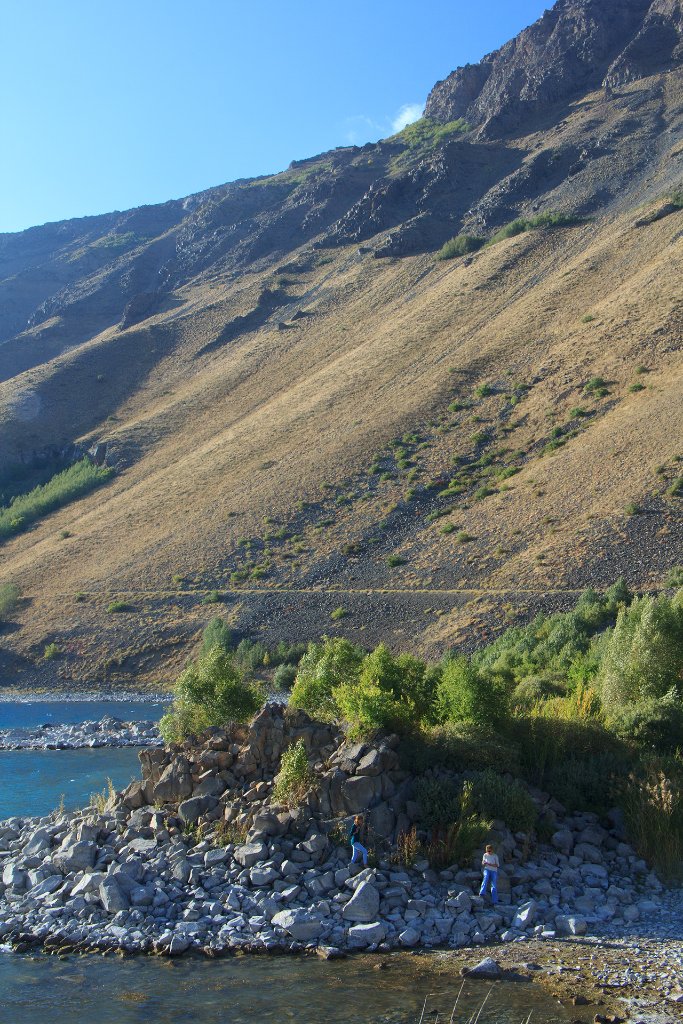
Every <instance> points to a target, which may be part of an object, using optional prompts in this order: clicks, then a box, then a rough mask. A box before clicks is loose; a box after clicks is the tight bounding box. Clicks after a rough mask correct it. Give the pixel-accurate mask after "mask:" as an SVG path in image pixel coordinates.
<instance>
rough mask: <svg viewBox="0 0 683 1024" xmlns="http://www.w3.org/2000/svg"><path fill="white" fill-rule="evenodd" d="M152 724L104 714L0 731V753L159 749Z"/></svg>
mask: <svg viewBox="0 0 683 1024" xmlns="http://www.w3.org/2000/svg"><path fill="white" fill-rule="evenodd" d="M162 745H163V740H162V739H161V736H160V734H159V727H158V725H157V723H156V722H122V721H121V720H120V719H118V718H115V717H114V716H113V715H104V716H103V717H102V718H101V719H100V720H99V721H97V722H79V723H78V724H77V725H53V724H46V725H41V726H38V727H37V728H33V729H19V728H17V729H0V750H78V749H80V748H81V747H160V746H162Z"/></svg>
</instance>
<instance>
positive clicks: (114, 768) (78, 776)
mask: <svg viewBox="0 0 683 1024" xmlns="http://www.w3.org/2000/svg"><path fill="white" fill-rule="evenodd" d="M139 777H140V762H139V760H138V751H137V748H136V747H100V748H98V749H96V750H90V749H89V748H85V749H84V750H0V780H1V781H0V821H2V820H3V818H10V817H12V815H14V814H22V815H43V814H49V812H50V811H52V810H54V808H55V807H57V806H58V805H59V802H60V800H61V798H62V796H63V797H64V806H65V807H66V808H67V809H68V810H71V809H73V808H75V807H82V806H83V805H84V804H87V803H88V800H89V798H90V794H91V793H94V792H96V791H97V792H101V791H102V789H103V788H104V787H105V786H107V785H108V783H107V779H111V780H112V782H113V783H114V786H115V787H116V788H117V789H122V788H124V787H125V786H127V785H128V783H129V782H130V781H131V779H134V778H139ZM1 1021H2V1017H0V1022H1Z"/></svg>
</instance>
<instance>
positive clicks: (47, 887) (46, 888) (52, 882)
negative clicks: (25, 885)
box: [31, 875, 64, 899]
mask: <svg viewBox="0 0 683 1024" xmlns="http://www.w3.org/2000/svg"><path fill="white" fill-rule="evenodd" d="M63 885H64V878H63V876H62V875H49V876H48V877H47V878H44V879H43V880H42V882H38V884H37V885H34V886H33V888H32V889H31V898H32V899H40V898H41V897H42V896H50V895H51V894H52V893H53V892H56V891H57V889H61V887H62V886H63Z"/></svg>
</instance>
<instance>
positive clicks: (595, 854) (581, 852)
mask: <svg viewBox="0 0 683 1024" xmlns="http://www.w3.org/2000/svg"><path fill="white" fill-rule="evenodd" d="M574 856H575V857H580V858H581V859H582V860H584V861H586V862H587V863H588V864H601V863H602V854H601V853H600V850H599V849H598V848H597V846H593V844H592V843H577V844H576V845H575V847H574Z"/></svg>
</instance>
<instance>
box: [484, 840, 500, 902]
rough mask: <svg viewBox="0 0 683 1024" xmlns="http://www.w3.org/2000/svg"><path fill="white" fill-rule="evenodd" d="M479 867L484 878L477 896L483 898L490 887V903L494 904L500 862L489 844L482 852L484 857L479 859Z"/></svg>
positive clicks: (496, 895) (496, 898)
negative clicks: (482, 871)
mask: <svg viewBox="0 0 683 1024" xmlns="http://www.w3.org/2000/svg"><path fill="white" fill-rule="evenodd" d="M481 866H482V868H483V870H484V878H483V880H482V883H481V889H480V890H479V895H480V896H483V895H484V893H485V892H486V890H487V889H488V887H489V884H490V885H491V903H493V904H494V906H495V904H496V903H497V902H498V868H499V867H500V861H499V860H498V857H497V855H496V854H495V853H494V850H493V847H492V846H491V844H490V843H489V844H488V846H487V847H486V850H485V852H484V856H483V857H482V859H481Z"/></svg>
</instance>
